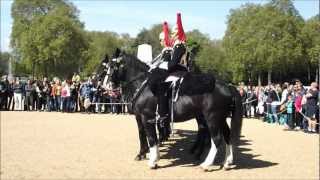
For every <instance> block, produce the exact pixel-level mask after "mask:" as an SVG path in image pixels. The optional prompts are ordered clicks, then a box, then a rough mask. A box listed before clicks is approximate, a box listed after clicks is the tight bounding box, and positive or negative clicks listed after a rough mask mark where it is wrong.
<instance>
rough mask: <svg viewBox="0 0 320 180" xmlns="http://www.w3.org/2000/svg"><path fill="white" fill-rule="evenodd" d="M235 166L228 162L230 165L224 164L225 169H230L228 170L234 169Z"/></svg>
mask: <svg viewBox="0 0 320 180" xmlns="http://www.w3.org/2000/svg"><path fill="white" fill-rule="evenodd" d="M235 167H236V166H235V165H230V164H228V165H224V166H223V170H225V171H228V170H230V169H233V168H235Z"/></svg>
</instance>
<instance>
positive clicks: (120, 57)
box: [107, 48, 126, 86]
mask: <svg viewBox="0 0 320 180" xmlns="http://www.w3.org/2000/svg"><path fill="white" fill-rule="evenodd" d="M124 54H125V53H124V52H121V51H120V50H119V49H118V48H117V50H116V52H115V54H114V55H113V58H112V59H111V60H110V61H109V62H108V65H107V66H108V72H107V74H108V75H109V76H110V81H111V82H112V83H113V84H114V85H115V86H119V85H120V83H121V82H123V81H125V80H126V79H125V72H126V65H125V60H124V56H125V55H124Z"/></svg>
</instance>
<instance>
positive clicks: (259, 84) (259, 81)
mask: <svg viewBox="0 0 320 180" xmlns="http://www.w3.org/2000/svg"><path fill="white" fill-rule="evenodd" d="M258 86H261V73H260V72H259V74H258Z"/></svg>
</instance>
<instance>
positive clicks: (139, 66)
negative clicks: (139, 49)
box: [124, 54, 149, 72]
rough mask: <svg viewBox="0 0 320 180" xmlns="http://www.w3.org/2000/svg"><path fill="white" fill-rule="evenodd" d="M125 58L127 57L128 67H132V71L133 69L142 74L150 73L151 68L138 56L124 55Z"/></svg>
mask: <svg viewBox="0 0 320 180" xmlns="http://www.w3.org/2000/svg"><path fill="white" fill-rule="evenodd" d="M124 56H125V61H126V65H127V66H128V67H130V69H131V68H132V69H135V70H137V71H141V72H147V71H148V69H149V66H148V65H147V64H145V63H144V62H142V61H140V60H139V59H138V58H137V57H136V56H134V55H131V54H124Z"/></svg>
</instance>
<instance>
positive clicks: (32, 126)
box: [0, 112, 319, 180]
mask: <svg viewBox="0 0 320 180" xmlns="http://www.w3.org/2000/svg"><path fill="white" fill-rule="evenodd" d="M0 113H1V172H0V173H1V179H33V180H36V179H319V135H316V134H305V133H302V132H300V131H284V130H283V127H282V126H278V125H270V124H267V123H263V122H261V121H260V120H256V119H245V120H244V123H243V129H242V138H241V146H240V149H239V153H238V166H237V167H236V168H235V169H232V170H229V171H224V170H221V169H219V166H218V164H217V163H215V164H216V165H214V166H213V167H212V171H211V172H203V171H202V170H201V169H200V168H199V167H198V165H199V163H200V162H199V161H195V160H194V157H193V156H192V155H190V154H189V152H188V150H189V148H190V147H191V145H192V141H193V140H194V137H195V133H196V122H195V121H194V120H192V121H188V122H185V123H180V124H177V123H176V124H175V128H176V129H178V133H177V135H176V136H175V137H174V138H173V139H172V140H171V141H169V142H168V143H166V144H165V145H164V146H163V147H161V148H160V155H161V158H162V159H161V160H160V161H159V163H158V164H159V166H160V168H159V169H157V170H150V169H149V168H148V166H147V161H146V160H145V161H134V157H135V155H136V153H137V152H138V146H139V143H138V134H137V128H136V127H137V126H136V122H135V120H134V117H133V116H129V115H103V114H91V115H88V114H80V113H77V114H63V113H53V112H52V113H47V112H0Z"/></svg>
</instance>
